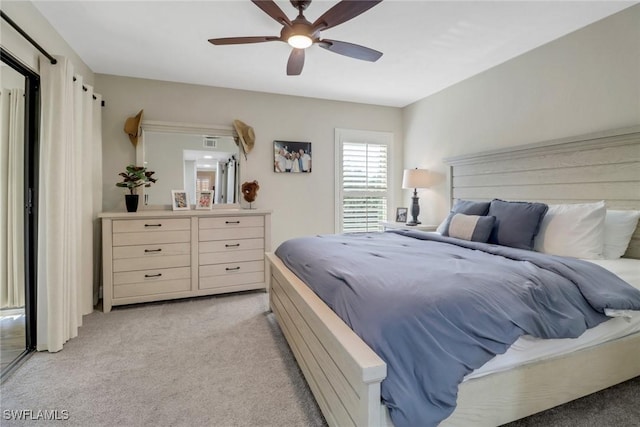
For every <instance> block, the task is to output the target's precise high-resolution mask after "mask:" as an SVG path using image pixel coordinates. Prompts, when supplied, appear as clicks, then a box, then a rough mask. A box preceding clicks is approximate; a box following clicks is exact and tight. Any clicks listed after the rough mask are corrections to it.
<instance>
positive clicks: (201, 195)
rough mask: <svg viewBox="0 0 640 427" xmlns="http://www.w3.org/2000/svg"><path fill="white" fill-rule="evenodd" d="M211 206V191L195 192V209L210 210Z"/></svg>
mask: <svg viewBox="0 0 640 427" xmlns="http://www.w3.org/2000/svg"><path fill="white" fill-rule="evenodd" d="M211 205H213V191H212V190H202V191H197V192H196V209H204V210H207V211H208V210H211Z"/></svg>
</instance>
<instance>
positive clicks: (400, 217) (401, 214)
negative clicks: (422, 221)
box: [396, 208, 409, 222]
mask: <svg viewBox="0 0 640 427" xmlns="http://www.w3.org/2000/svg"><path fill="white" fill-rule="evenodd" d="M407 212H409V208H396V222H407Z"/></svg>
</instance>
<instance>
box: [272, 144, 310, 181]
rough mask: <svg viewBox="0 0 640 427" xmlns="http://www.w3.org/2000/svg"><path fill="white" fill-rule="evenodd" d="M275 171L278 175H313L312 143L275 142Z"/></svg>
mask: <svg viewBox="0 0 640 427" xmlns="http://www.w3.org/2000/svg"><path fill="white" fill-rule="evenodd" d="M273 156H274V160H273V171H274V172H277V173H311V156H312V154H311V143H310V142H296V141H273Z"/></svg>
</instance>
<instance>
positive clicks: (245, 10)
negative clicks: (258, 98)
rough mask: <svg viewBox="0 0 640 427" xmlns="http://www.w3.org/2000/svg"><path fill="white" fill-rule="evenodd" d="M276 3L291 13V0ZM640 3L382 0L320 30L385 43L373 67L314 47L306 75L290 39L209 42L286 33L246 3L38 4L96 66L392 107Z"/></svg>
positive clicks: (312, 14)
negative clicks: (297, 71)
mask: <svg viewBox="0 0 640 427" xmlns="http://www.w3.org/2000/svg"><path fill="white" fill-rule="evenodd" d="M277 3H278V5H279V6H280V8H281V9H282V10H283V11H284V12H285V13H286V14H287V16H289V17H290V18H291V19H293V18H295V16H296V10H295V9H294V8H293V6H291V4H290V3H289V2H288V1H277ZM336 3H337V1H335V0H331V1H329V0H316V1H314V2H313V3H312V4H311V5H310V6H309V8H308V9H307V11H306V12H305V16H306V17H307V19H308V20H309V21H311V22H313V21H314V20H315V19H316V18H317V17H319V16H320V15H321V14H322V13H324V12H325V11H326V10H328V9H329V8H330V7H331V6H333V5H334V4H336ZM635 3H637V2H635V1H633V2H631V1H451V0H449V1H424V0H423V1H418V0H413V1H408V0H405V1H400V0H386V1H383V2H382V3H380V4H379V5H377V6H375V7H374V8H372V9H370V10H369V11H367V12H365V13H364V14H362V15H360V16H358V17H356V18H354V19H353V20H351V21H348V22H346V23H344V24H342V25H340V26H337V27H335V28H331V29H329V30H327V31H325V32H323V34H322V35H323V36H324V37H326V38H332V39H336V40H342V41H347V42H351V43H356V44H360V45H363V46H367V47H370V48H373V49H376V50H379V51H381V52H383V53H384V55H383V56H382V58H381V59H380V60H378V62H375V63H370V62H364V61H359V60H356V59H352V58H348V57H344V56H341V55H337V54H334V53H331V52H328V51H326V50H324V49H322V48H320V47H318V46H312V47H310V48H309V49H307V52H306V61H305V67H304V70H303V71H302V75H300V76H287V75H286V72H285V68H286V63H287V59H288V56H289V52H290V47H289V46H288V45H287V44H286V43H281V42H270V43H259V44H251V45H235V46H213V45H212V44H210V43H208V42H207V40H208V39H209V38H218V37H235V36H267V35H279V32H280V29H281V26H280V25H279V24H278V23H277V22H275V21H274V20H272V19H271V18H270V17H269V16H268V15H266V14H265V13H264V12H262V11H261V10H260V9H259V8H258V7H256V6H255V5H254V4H252V3H251V2H250V1H249V0H236V1H195V2H193V1H135V2H134V1H68V2H59V1H36V2H34V4H35V6H36V7H37V8H38V9H39V10H40V12H41V13H42V14H43V15H44V16H45V17H46V18H47V20H48V21H49V22H50V23H51V24H52V25H53V27H54V28H55V29H56V30H57V31H58V32H59V33H60V34H61V35H62V37H63V38H64V39H65V40H66V41H67V42H68V43H69V45H71V47H72V48H73V49H74V50H75V51H76V52H77V53H78V54H79V55H80V57H81V58H82V59H83V60H84V61H85V62H86V64H87V65H88V66H89V67H90V68H91V69H92V70H93V71H94V72H96V73H102V74H114V75H121V76H131V77H141V78H149V79H157V80H168V81H175V82H184V83H193V84H201V85H208V86H220V87H228V88H235V89H246V90H252V91H260V92H269V93H280V94H288V95H298V96H307V97H314V98H324V99H335V100H341V101H353V102H362V103H368V104H379V105H389V106H396V107H403V106H405V105H408V104H410V103H412V102H414V101H417V100H419V99H422V98H424V97H426V96H428V95H430V94H433V93H435V92H438V91H440V90H442V89H444V88H446V87H448V86H450V85H452V84H455V83H457V82H459V81H461V80H464V79H466V78H468V77H471V76H473V75H475V74H478V73H480V72H482V71H484V70H486V69H489V68H491V67H493V66H495V65H497V64H500V63H502V62H505V61H507V60H509V59H510V58H513V57H516V56H518V55H520V54H522V53H524V52H527V51H529V50H531V49H534V48H535V47H538V46H541V45H543V44H545V43H548V42H549V41H551V40H554V39H556V38H558V37H561V36H563V35H565V34H568V33H570V32H572V31H575V30H577V29H579V28H582V27H584V26H586V25H588V24H590V23H592V22H595V21H598V20H600V19H602V18H604V17H606V16H608V15H611V14H613V13H616V12H618V11H620V10H622V9H624V8H626V7H629V6H631V5H633V4H635ZM41 43H43V44H44V46H46V43H45V41H42V42H41Z"/></svg>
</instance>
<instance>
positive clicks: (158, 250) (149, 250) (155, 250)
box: [144, 249, 162, 252]
mask: <svg viewBox="0 0 640 427" xmlns="http://www.w3.org/2000/svg"><path fill="white" fill-rule="evenodd" d="M144 251H145V252H162V249H145V250H144Z"/></svg>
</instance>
